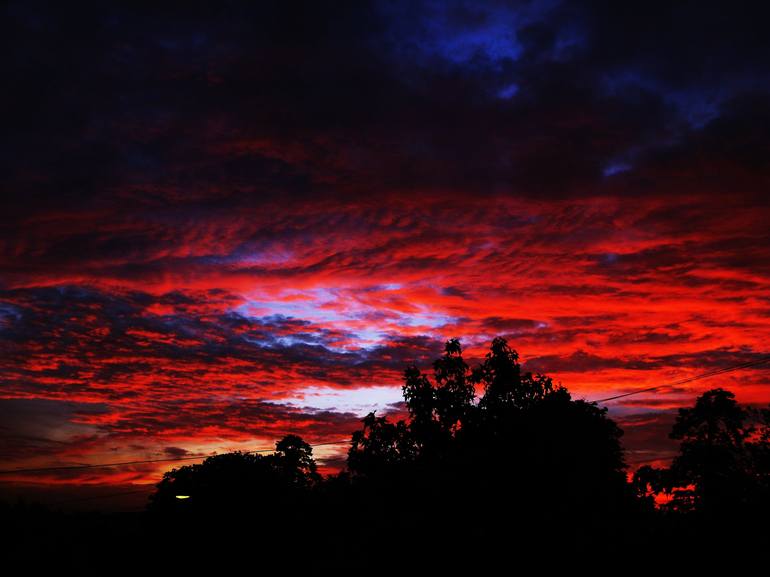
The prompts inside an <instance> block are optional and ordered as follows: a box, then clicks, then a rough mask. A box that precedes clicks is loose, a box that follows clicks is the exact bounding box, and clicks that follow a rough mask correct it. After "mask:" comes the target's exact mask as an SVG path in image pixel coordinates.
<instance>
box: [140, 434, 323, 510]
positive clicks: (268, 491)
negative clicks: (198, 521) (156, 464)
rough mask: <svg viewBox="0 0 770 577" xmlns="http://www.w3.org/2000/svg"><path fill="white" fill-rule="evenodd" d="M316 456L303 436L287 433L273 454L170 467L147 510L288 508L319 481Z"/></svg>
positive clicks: (239, 454)
mask: <svg viewBox="0 0 770 577" xmlns="http://www.w3.org/2000/svg"><path fill="white" fill-rule="evenodd" d="M312 453H313V449H312V447H311V446H310V445H308V444H307V443H306V442H304V441H303V440H302V439H301V438H300V437H298V436H296V435H287V436H286V437H284V438H283V439H281V440H280V441H278V442H277V443H276V451H275V453H273V454H271V455H260V454H253V453H242V452H233V453H225V454H222V455H215V456H212V457H208V458H207V459H206V460H205V461H203V463H201V464H196V465H185V466H183V467H179V468H176V469H172V470H171V471H169V472H167V473H165V474H164V475H163V479H162V480H161V482H160V483H158V485H157V490H156V492H155V493H154V494H153V495H151V497H150V506H149V508H150V510H151V511H156V512H163V511H166V512H169V511H179V510H184V511H198V512H205V513H219V514H226V513H233V512H237V511H239V510H244V509H250V508H268V509H270V508H276V507H282V506H286V505H288V504H290V503H292V502H293V501H296V500H297V499H298V498H303V495H304V494H306V493H307V492H308V491H309V490H310V489H311V488H312V487H313V486H314V485H315V484H317V483H318V482H320V480H321V477H320V475H319V474H318V473H317V471H316V463H315V461H314V460H313V456H312ZM178 496H184V497H187V498H186V499H184V500H180V499H178Z"/></svg>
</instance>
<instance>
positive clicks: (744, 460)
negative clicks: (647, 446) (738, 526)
mask: <svg viewBox="0 0 770 577" xmlns="http://www.w3.org/2000/svg"><path fill="white" fill-rule="evenodd" d="M670 437H671V438H672V439H677V440H679V441H681V444H680V452H679V454H678V455H677V456H676V457H675V458H674V460H673V462H672V464H671V466H670V467H669V468H666V469H656V468H653V467H650V466H645V467H642V468H640V469H639V470H638V471H637V472H636V473H635V475H634V480H633V483H634V485H635V487H636V489H637V491H638V493H639V496H640V497H642V498H648V499H649V498H650V497H652V495H654V494H656V493H658V494H663V495H665V496H667V497H668V498H669V501H668V502H667V503H666V505H665V508H666V509H668V510H670V511H676V512H679V513H695V514H698V515H700V516H707V517H725V516H732V517H734V516H743V517H757V516H758V515H766V514H767V513H768V511H769V508H768V503H769V502H770V490H769V489H770V466H769V464H770V463H769V462H768V455H769V454H770V453H769V447H770V443H769V441H770V409H760V410H754V409H751V408H746V407H742V406H740V405H739V404H738V403H737V402H736V400H735V396H734V395H733V393H731V392H730V391H726V390H724V389H719V388H717V389H712V390H710V391H706V392H705V393H703V394H702V395H701V396H699V397H698V398H697V399H696V401H695V405H694V406H693V407H690V408H682V409H679V411H678V415H677V418H676V422H675V423H674V426H673V428H672V430H671V433H670Z"/></svg>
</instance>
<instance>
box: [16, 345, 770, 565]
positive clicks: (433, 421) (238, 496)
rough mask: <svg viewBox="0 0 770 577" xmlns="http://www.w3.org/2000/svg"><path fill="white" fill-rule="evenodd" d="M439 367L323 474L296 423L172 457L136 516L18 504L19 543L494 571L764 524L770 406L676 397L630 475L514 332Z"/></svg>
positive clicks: (70, 555)
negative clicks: (255, 441) (663, 444)
mask: <svg viewBox="0 0 770 577" xmlns="http://www.w3.org/2000/svg"><path fill="white" fill-rule="evenodd" d="M432 369H433V370H432V374H425V373H423V372H421V371H420V370H418V369H417V368H416V367H408V368H407V369H406V370H405V373H404V385H403V396H404V402H405V405H406V409H407V411H408V417H407V418H406V419H402V420H398V421H392V420H390V419H388V418H387V417H384V416H383V417H381V416H377V415H375V414H374V413H371V414H369V415H367V416H366V417H365V418H364V419H363V422H362V426H361V429H360V430H358V431H356V432H354V433H353V435H352V438H351V442H350V448H349V451H348V456H347V467H346V468H345V470H343V471H342V472H340V473H338V474H336V475H332V476H327V477H322V476H321V475H320V474H319V473H318V471H317V467H316V462H315V460H314V458H313V452H312V447H311V446H310V445H309V444H308V443H306V442H305V441H303V440H302V439H301V438H300V437H298V436H296V435H289V436H286V437H285V438H283V439H281V440H280V441H279V442H278V443H277V444H276V449H275V452H274V453H272V454H263V455H259V454H253V453H241V452H235V453H228V454H223V455H217V456H213V457H209V458H208V459H206V460H205V461H204V462H203V463H201V464H196V465H189V466H183V467H179V468H176V469H173V470H171V471H169V472H168V473H166V474H165V475H164V477H163V479H162V481H161V482H160V483H159V484H158V485H157V490H156V492H155V493H154V494H153V495H152V496H151V499H150V503H149V506H148V510H147V512H146V513H145V514H143V515H141V516H138V517H126V516H117V515H113V516H109V515H106V516H91V517H87V516H69V517H65V516H62V515H58V516H56V515H46V514H44V513H40V512H38V513H36V514H35V515H29V514H21V515H15V516H13V517H12V518H9V519H10V520H9V521H8V522H6V523H5V524H4V526H5V528H6V529H9V531H10V534H11V537H9V538H8V539H6V541H5V542H6V543H11V546H10V547H9V551H10V552H11V555H10V556H9V558H14V555H16V556H17V557H18V558H19V559H26V560H28V559H35V560H38V561H40V560H42V561H45V560H46V559H56V560H57V562H58V563H64V565H65V566H66V565H68V564H69V566H73V567H77V568H78V569H83V568H84V567H87V566H89V564H91V566H92V567H93V568H95V569H101V568H102V567H104V566H106V565H109V564H111V563H114V560H115V559H117V558H119V559H121V560H122V561H121V564H122V565H124V566H131V565H136V566H138V567H139V568H142V567H144V566H145V565H144V564H145V563H147V562H148V560H150V559H152V560H153V562H154V563H156V562H157V560H158V559H160V560H161V561H162V562H164V563H165V566H166V567H170V568H173V569H174V570H176V571H177V572H178V570H179V568H181V567H184V568H185V569H192V570H195V571H196V572H200V570H201V569H203V568H208V569H210V570H212V571H215V572H216V573H217V574H220V573H222V572H223V571H224V570H225V569H231V568H236V567H240V566H241V565H242V564H247V565H248V564H255V563H256V564H257V565H258V564H259V563H263V562H264V560H270V563H271V564H275V563H278V566H279V567H282V568H283V569H284V570H287V571H291V572H294V571H295V570H311V569H314V568H317V567H326V568H331V569H346V570H356V571H360V570H361V568H366V570H372V569H378V570H380V569H385V568H394V569H395V568H397V569H402V568H404V567H407V566H408V567H413V568H414V567H416V566H419V567H421V568H423V569H429V570H430V571H431V572H436V571H438V570H449V571H453V572H454V571H456V570H458V569H460V568H463V569H469V570H472V571H474V572H475V573H476V572H483V573H486V572H492V571H498V570H499V568H500V567H505V568H511V567H514V566H520V567H522V565H521V563H522V562H526V563H527V564H528V565H526V566H527V567H530V566H531V563H535V565H534V566H535V567H537V568H543V569H546V568H549V567H553V566H559V567H562V568H563V567H564V566H565V565H568V566H570V567H573V568H574V567H576V566H578V565H580V566H583V567H586V566H587V567H588V568H591V567H593V568H598V567H599V566H601V565H602V564H608V563H610V562H617V563H621V564H627V563H628V561H629V556H630V557H631V558H633V559H634V562H635V563H636V564H639V563H644V561H645V560H646V561H652V560H653V559H652V558H650V559H645V554H644V553H642V554H640V553H639V552H640V551H647V552H649V551H653V550H661V548H663V549H666V550H667V554H670V553H671V551H672V547H674V546H675V551H677V552H679V553H680V554H681V555H682V558H683V559H688V560H689V561H690V562H691V561H692V560H694V559H695V558H697V557H701V558H705V557H709V556H719V557H725V556H730V555H733V552H735V551H738V550H742V551H745V552H751V551H756V550H757V549H758V548H762V547H765V546H766V543H767V542H768V539H770V529H769V528H768V523H767V519H768V514H769V513H770V409H753V408H748V407H744V406H740V405H738V403H737V402H736V401H735V398H734V396H733V395H732V394H731V393H730V392H728V391H724V390H721V389H715V390H712V391H708V392H706V393H705V394H703V395H701V396H700V397H699V398H698V399H697V401H696V402H695V405H694V406H693V407H690V408H685V409H680V410H679V414H678V416H677V418H676V422H675V424H674V426H673V429H672V431H671V436H672V437H673V438H674V439H678V440H679V441H680V442H681V445H680V446H681V450H680V453H679V454H678V455H677V456H676V458H675V459H674V460H673V461H672V463H671V466H670V467H669V468H667V469H655V468H652V467H648V466H646V467H641V468H640V469H638V470H637V471H636V473H635V474H634V475H633V476H632V477H631V478H630V479H629V471H628V466H627V463H626V461H625V459H624V452H623V449H622V445H621V437H622V434H623V432H622V431H621V429H620V428H619V427H618V426H617V424H616V423H615V422H614V421H613V420H612V419H610V418H609V417H608V415H607V409H605V408H602V407H599V406H597V405H596V404H594V403H590V402H586V401H582V400H576V399H573V398H572V397H571V396H570V394H569V392H568V391H567V390H566V389H565V388H564V387H562V386H559V385H556V384H554V383H553V381H552V380H551V378H549V377H548V376H546V375H542V374H533V373H531V372H527V371H524V370H522V367H521V365H520V364H519V359H518V355H517V353H516V351H514V350H513V349H511V347H510V346H509V345H508V343H507V342H506V341H505V340H504V339H502V338H497V339H495V340H494V341H493V342H492V345H491V348H490V350H489V352H488V353H487V354H486V356H485V358H484V359H483V361H482V362H481V363H480V364H479V365H478V366H476V367H474V368H471V367H470V366H469V365H468V364H467V363H466V362H465V360H464V359H463V356H462V348H461V346H460V343H459V342H458V341H457V340H450V341H449V342H447V343H446V347H445V351H444V353H443V355H442V356H441V357H440V358H438V359H437V360H436V361H435V362H434V363H433V367H432ZM476 391H479V392H480V393H482V394H481V396H480V397H478V398H477V396H476ZM42 535H45V537H41V536H42ZM127 552H128V553H127ZM629 552H631V553H629ZM704 556H705V557H704ZM709 558H710V557H709ZM62 560H66V563H65V562H64V561H62ZM415 564H417V565H415ZM623 566H625V565H623ZM475 573H474V574H475Z"/></svg>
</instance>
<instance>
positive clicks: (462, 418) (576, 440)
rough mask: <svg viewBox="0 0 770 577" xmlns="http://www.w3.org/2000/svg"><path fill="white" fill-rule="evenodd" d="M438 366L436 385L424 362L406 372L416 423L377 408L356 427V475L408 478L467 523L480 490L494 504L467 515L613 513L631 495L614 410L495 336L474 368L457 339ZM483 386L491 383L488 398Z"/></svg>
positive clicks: (427, 503) (428, 500) (430, 502)
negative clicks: (575, 393)
mask: <svg viewBox="0 0 770 577" xmlns="http://www.w3.org/2000/svg"><path fill="white" fill-rule="evenodd" d="M433 369H434V383H431V381H430V379H429V378H428V376H427V375H424V374H423V373H421V372H420V371H419V370H418V369H417V368H416V367H409V368H408V369H407V370H406V371H405V374H404V387H403V391H404V399H405V401H406V406H407V409H408V411H409V420H408V422H407V421H399V422H397V423H390V422H388V421H387V419H386V418H385V417H375V416H374V414H370V415H368V416H367V417H366V419H364V423H363V424H364V427H363V429H362V430H361V431H358V432H356V433H354V435H353V443H352V446H351V450H350V452H349V454H348V468H349V470H350V471H351V472H352V473H353V475H354V480H356V481H357V482H360V481H362V480H364V479H366V480H367V481H368V482H373V481H377V480H378V479H379V480H382V479H383V478H384V476H385V475H386V474H387V475H391V478H396V477H397V478H398V479H400V480H401V481H402V482H407V481H406V480H408V483H409V484H410V486H411V487H412V496H414V495H416V494H417V493H418V492H419V491H421V493H420V498H419V499H418V500H417V501H418V502H419V504H418V505H417V506H418V507H423V513H424V515H425V516H433V517H434V518H440V517H441V516H442V515H446V514H450V513H449V512H452V513H451V514H452V515H455V518H454V519H447V522H448V523H452V522H457V519H456V516H457V514H458V513H457V512H458V510H459V509H460V508H461V506H464V505H466V504H467V503H470V500H469V498H470V495H471V494H478V495H484V498H485V499H486V500H488V503H489V506H488V508H487V507H476V508H473V511H470V510H469V512H468V513H467V514H468V516H466V518H465V519H466V521H467V522H484V521H483V520H482V519H479V518H478V516H479V515H480V516H481V517H482V518H491V517H494V518H501V517H504V516H506V515H509V514H514V513H513V512H514V511H515V512H516V513H515V514H517V515H521V514H522V513H523V512H525V511H529V512H530V513H532V514H533V515H534V514H537V513H540V514H543V513H547V514H549V515H565V514H578V511H580V514H584V513H586V512H592V511H593V512H596V513H597V514H606V513H608V512H610V511H613V510H618V509H619V507H621V506H622V503H623V501H624V499H626V498H627V497H628V496H629V495H630V492H629V491H628V487H627V486H626V482H625V476H624V475H625V474H624V463H623V452H622V448H621V445H620V441H619V439H620V436H621V435H622V432H621V431H620V429H619V428H618V427H617V425H616V424H615V423H614V422H613V421H611V420H610V419H608V418H607V416H606V409H602V408H599V407H597V406H596V405H594V404H591V403H586V402H583V401H573V400H572V399H571V397H570V395H569V393H568V392H567V391H566V389H564V388H563V387H560V386H558V387H557V386H554V384H553V382H552V380H551V379H550V378H549V377H547V376H545V375H541V374H535V375H533V374H532V373H530V372H526V373H525V372H523V371H522V370H521V367H520V365H519V362H518V354H517V353H516V351H514V350H513V349H511V348H510V347H509V346H508V344H507V342H506V341H505V339H503V338H496V339H494V341H493V342H492V346H491V349H490V351H489V353H488V354H487V355H486V357H485V358H484V360H483V362H482V363H481V364H480V365H479V366H478V367H476V368H475V369H473V370H472V371H471V370H470V369H469V367H468V365H467V363H466V362H465V361H464V359H463V356H462V348H461V345H460V342H459V341H458V340H456V339H452V340H450V341H448V342H447V343H446V347H445V351H444V354H443V355H442V357H441V358H439V359H437V360H436V361H435V362H434V363H433ZM476 386H479V387H483V389H484V395H483V397H482V398H481V400H480V401H479V403H478V404H477V403H475V402H474V399H475V389H476ZM394 471H398V474H397V476H394ZM524 495H526V498H524V497H523V496H524ZM536 496H539V497H536ZM431 507H432V508H433V509H434V510H433V511H432V512H431ZM474 516H475V521H473V520H472V519H471V518H472V517H474Z"/></svg>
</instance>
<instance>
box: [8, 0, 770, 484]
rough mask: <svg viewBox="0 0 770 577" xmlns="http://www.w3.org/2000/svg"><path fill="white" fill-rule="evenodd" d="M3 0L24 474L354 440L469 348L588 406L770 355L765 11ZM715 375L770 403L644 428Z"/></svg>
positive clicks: (740, 380)
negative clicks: (506, 346)
mask: <svg viewBox="0 0 770 577" xmlns="http://www.w3.org/2000/svg"><path fill="white" fill-rule="evenodd" d="M3 10H4V12H5V14H4V16H5V17H4V18H3V19H2V22H3V24H2V27H3V37H5V38H6V39H8V42H9V45H10V46H12V47H13V50H6V51H4V53H3V56H2V58H3V64H4V69H5V70H6V71H7V72H6V75H7V76H8V77H9V79H10V80H11V81H10V82H9V83H8V86H9V87H8V88H7V89H6V91H5V92H4V94H3V95H2V97H1V98H2V99H3V110H4V111H5V115H6V121H5V123H4V126H5V128H4V136H3V138H4V139H7V142H6V143H5V144H6V146H4V150H6V153H5V154H4V155H2V156H0V167H1V168H2V171H1V172H0V174H2V177H0V178H2V190H3V194H2V199H1V200H0V203H1V205H0V208H1V209H2V210H0V348H1V349H2V355H0V383H1V388H0V411H1V412H2V413H3V414H5V415H6V416H7V418H4V419H3V421H2V422H3V426H2V430H0V435H1V436H2V445H0V446H2V447H3V448H2V458H3V461H4V462H6V463H9V466H10V465H13V466H37V465H39V464H42V463H46V464H47V463H62V464H71V463H75V462H94V461H105V460H123V459H124V458H125V457H131V458H135V457H145V458H160V457H162V456H163V455H169V454H182V453H180V451H186V452H188V453H190V454H198V453H207V452H211V451H216V450H219V451H221V450H227V449H231V448H246V447H255V446H256V447H264V446H271V445H272V442H273V441H274V439H275V438H276V437H277V436H279V435H281V434H283V433H285V432H297V433H299V434H301V435H303V436H305V437H307V438H308V439H309V440H311V441H315V442H325V441H330V440H336V439H339V438H345V437H347V436H348V435H349V433H350V431H351V430H353V429H355V428H356V427H357V426H358V422H357V419H358V418H359V417H360V414H361V412H363V411H364V410H368V409H371V408H373V407H376V408H378V409H379V410H381V411H393V412H398V411H400V410H401V407H400V405H399V404H398V400H399V387H400V384H401V382H400V378H401V373H402V371H403V369H404V367H405V366H406V365H407V364H408V363H412V362H414V363H417V364H418V365H420V366H421V367H424V368H428V367H429V365H430V362H431V361H432V359H433V358H435V357H436V355H437V354H439V352H440V350H441V346H442V343H443V341H444V340H445V339H447V338H450V337H455V336H458V337H461V338H462V339H463V342H464V345H465V346H466V347H467V352H468V356H469V357H470V358H471V359H478V358H480V357H481V355H483V353H484V349H485V348H486V346H488V343H489V341H490V340H491V339H492V338H493V337H494V336H497V335H504V336H506V337H507V338H508V339H509V340H510V342H511V344H512V345H513V346H514V347H515V348H516V349H517V350H519V352H520V353H521V355H522V358H523V360H524V361H525V362H526V364H527V366H528V367H529V368H530V369H531V370H541V371H545V372H547V373H549V374H551V375H553V376H555V377H556V378H557V379H559V380H561V381H562V383H563V384H564V385H566V386H567V387H569V388H570V390H572V391H573V392H574V393H575V394H577V395H578V396H584V397H587V398H600V397H602V396H607V395H610V394H612V393H616V392H624V391H627V390H632V389H634V388H637V387H646V386H652V385H655V384H660V383H665V382H669V381H672V380H678V379H681V378H684V377H687V376H691V375H693V374H697V373H698V372H702V371H705V370H710V369H713V368H719V367H723V366H727V365H730V364H733V363H739V362H745V361H749V360H753V359H756V358H759V357H760V356H762V355H763V354H767V353H768V345H767V343H768V336H770V297H768V295H769V294H770V291H769V290H768V289H769V288H770V232H768V227H767V222H770V204H769V203H768V200H767V198H768V197H767V193H766V191H767V188H768V184H770V171H768V168H767V164H766V162H765V159H766V158H767V157H768V152H770V150H769V149H770V104H769V103H770V99H769V98H768V95H769V94H770V93H768V90H770V87H768V81H767V79H768V78H770V70H768V64H767V63H768V62H770V54H769V52H770V43H768V42H767V40H766V34H765V31H764V28H763V26H764V24H763V23H764V22H766V16H767V14H762V13H761V12H763V11H765V10H766V8H762V7H752V8H751V9H750V10H748V9H746V8H745V7H743V6H737V5H736V6H725V5H723V4H720V5H719V6H717V5H716V3H714V4H713V5H712V3H709V2H693V3H678V4H677V5H676V6H675V7H672V6H671V5H670V3H667V2H661V3H656V2H653V3H650V2H644V3H634V2H631V3H623V5H622V6H620V5H617V3H612V2H606V3H605V2H591V3H585V4H583V3H580V2H569V3H560V2H521V3H516V2H512V3H503V2H482V3H479V2H472V3H471V2H468V3H466V2H450V3H436V2H425V3H413V2H395V3H393V2H388V3H382V4H380V3H362V2H350V3H345V2H341V3H337V2H335V3H333V5H331V6H330V5H328V4H322V3H310V4H309V5H306V6H299V5H294V4H292V3H285V2H276V3H259V4H253V3H222V4H221V5H218V6H209V7H206V8H201V7H192V6H189V5H187V4H182V5H180V6H178V7H173V8H172V7H169V6H166V7H158V8H147V9H139V8H129V7H125V6H124V7H110V6H106V5H103V4H95V5H93V6H90V7H88V8H85V7H84V8H82V9H79V10H73V9H72V8H71V7H70V8H67V7H64V6H61V5H59V4H57V3H51V4H46V3H43V4H40V5H33V4H29V3H22V2H18V3H10V4H7V5H6V6H5V7H4V8H3ZM718 385H719V386H724V387H727V388H731V389H733V390H734V391H735V392H736V393H737V395H738V399H739V400H740V401H743V402H749V403H759V402H767V401H768V400H770V393H769V392H768V386H770V377H769V376H768V373H767V370H766V369H765V370H761V369H757V370H750V371H745V372H741V373H733V374H730V375H725V376H722V377H718V378H715V379H713V380H710V381H703V382H697V383H693V384H692V385H691V386H689V385H688V386H686V387H676V388H672V389H663V390H662V391H659V392H657V393H655V394H650V395H645V396H640V397H630V398H628V399H627V400H625V401H623V402H620V403H617V404H616V406H615V407H614V408H613V412H614V414H615V415H616V416H617V417H618V418H620V419H622V422H623V423H624V424H625V425H626V426H627V427H628V430H629V434H628V437H629V439H630V440H629V447H630V448H632V449H633V450H634V451H637V452H639V451H641V452H642V453H644V451H653V452H655V451H657V452H655V453H654V455H661V454H663V452H665V451H666V450H668V449H667V447H668V445H667V444H666V441H665V439H663V440H661V438H660V436H661V435H663V437H665V434H664V433H665V432H666V431H665V430H664V429H665V428H666V427H667V426H668V425H665V424H666V423H669V422H670V419H671V411H672V410H673V408H675V407H677V406H681V405H682V404H683V403H689V402H691V400H692V399H693V397H694V395H695V394H697V393H698V391H700V390H703V389H704V388H709V387H712V386H718ZM367 391H368V397H367ZM20 414H25V415H29V419H20V418H17V417H12V416H13V415H20ZM661 423H663V425H662V424H661ZM664 425H665V426H664ZM645 447H647V448H645ZM319 450H322V451H325V449H320V448H319ZM329 451H331V449H330V450H329ZM327 453H328V454H327V456H328V457H329V459H333V457H334V454H337V453H338V451H337V453H334V452H328V451H327ZM645 454H646V453H645ZM654 455H653V456H654ZM330 462H331V461H330ZM157 471H158V469H157V467H155V468H149V469H148V468H138V469H137V470H136V471H112V472H110V471H106V470H97V471H96V472H95V473H92V474H89V476H88V477H87V478H86V477H79V476H77V475H76V476H75V477H76V478H80V479H81V480H84V479H86V480H89V481H91V482H95V483H96V482H104V481H110V482H115V483H124V482H132V481H134V480H148V479H151V478H153V475H155V474H157ZM68 475H69V476H68ZM68 475H63V474H62V475H52V476H51V478H50V479H49V480H50V481H62V480H68V479H71V478H72V476H73V474H68ZM65 477H66V478H65Z"/></svg>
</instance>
